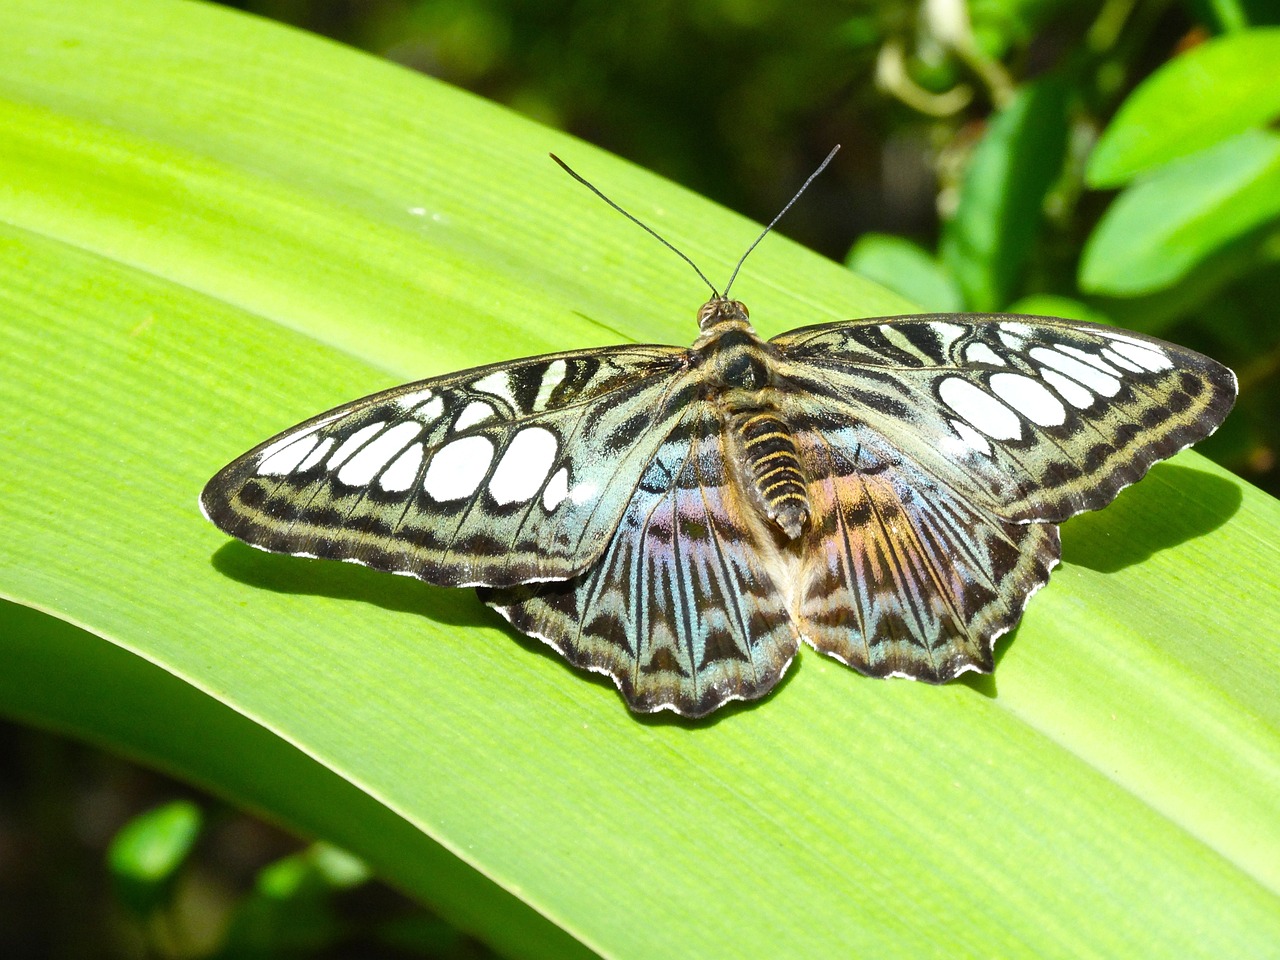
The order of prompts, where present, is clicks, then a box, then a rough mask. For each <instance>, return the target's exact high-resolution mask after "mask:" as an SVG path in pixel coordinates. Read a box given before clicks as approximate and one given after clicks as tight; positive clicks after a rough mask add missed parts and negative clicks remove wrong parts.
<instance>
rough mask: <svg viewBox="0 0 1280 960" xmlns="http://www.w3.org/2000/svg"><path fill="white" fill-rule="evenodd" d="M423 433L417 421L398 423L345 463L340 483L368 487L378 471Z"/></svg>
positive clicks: (338, 478) (339, 478) (340, 473)
mask: <svg viewBox="0 0 1280 960" xmlns="http://www.w3.org/2000/svg"><path fill="white" fill-rule="evenodd" d="M421 432H422V424H420V423H418V421H417V420H405V421H404V422H402V423H397V424H396V425H395V426H394V427H392V428H391V429H390V430H388V431H386V432H385V433H383V434H382V435H381V436H379V437H378V439H376V440H374V441H373V442H372V443H370V444H368V445H367V446H364V447H361V448H360V450H359V452H358V453H356V454H355V456H353V457H352V458H351V459H350V460H348V461H347V462H346V463H344V464H343V465H342V469H341V470H339V471H338V477H337V480H338V482H339V483H343V484H346V485H347V486H348V487H364V486H368V484H369V482H370V481H371V480H373V478H374V477H375V476H377V475H378V471H379V470H381V469H382V468H383V467H385V466H386V465H387V462H388V461H389V460H391V458H392V457H394V456H396V455H397V454H399V453H400V451H401V450H403V449H404V448H405V447H406V446H407V445H408V444H409V443H410V441H412V440H413V439H414V438H415V437H417V435H418V434H420V433H421Z"/></svg>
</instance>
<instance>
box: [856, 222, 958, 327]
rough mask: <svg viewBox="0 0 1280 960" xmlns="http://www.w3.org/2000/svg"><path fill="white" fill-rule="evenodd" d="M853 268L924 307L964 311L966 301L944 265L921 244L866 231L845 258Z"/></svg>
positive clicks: (923, 308) (941, 310)
mask: <svg viewBox="0 0 1280 960" xmlns="http://www.w3.org/2000/svg"><path fill="white" fill-rule="evenodd" d="M845 263H846V264H847V265H848V267H849V269H850V270H853V271H854V272H855V273H860V274H862V276H864V277H866V278H867V279H868V280H874V281H875V282H876V283H878V284H880V285H881V286H884V287H888V288H889V289H890V290H892V291H893V292H894V293H896V294H899V295H901V296H902V297H903V298H904V299H906V300H909V301H911V303H913V304H915V305H916V306H917V307H919V308H920V309H922V310H936V311H939V312H942V313H947V312H952V311H956V310H961V309H963V308H964V301H963V300H962V299H961V298H960V291H959V290H957V289H956V285H955V282H954V281H952V279H951V277H949V276H948V275H947V272H946V270H944V269H943V267H942V264H940V263H939V262H938V261H937V260H935V259H934V257H933V255H932V254H930V253H929V252H928V251H926V250H925V249H924V248H923V247H921V246H920V245H919V244H916V243H912V242H911V241H910V240H907V239H906V238H905V237H895V236H893V235H892V234H887V233H864V234H863V235H862V236H861V237H859V238H858V242H857V243H855V244H854V245H853V249H852V250H850V251H849V257H848V259H847V260H846V261H845Z"/></svg>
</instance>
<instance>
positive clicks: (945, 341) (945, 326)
mask: <svg viewBox="0 0 1280 960" xmlns="http://www.w3.org/2000/svg"><path fill="white" fill-rule="evenodd" d="M929 329H930V330H932V331H933V332H934V334H935V335H936V336H937V338H938V343H939V345H940V346H941V347H942V352H943V353H944V354H945V353H947V352H949V351H950V350H951V345H952V344H953V343H955V342H956V341H957V340H959V339H960V338H961V337H963V336H964V335H965V334H966V333H968V331H969V328H968V327H965V326H961V325H960V324H958V323H946V322H945V321H942V320H935V321H934V322H933V323H930V324H929Z"/></svg>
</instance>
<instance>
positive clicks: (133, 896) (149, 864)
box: [107, 800, 204, 916]
mask: <svg viewBox="0 0 1280 960" xmlns="http://www.w3.org/2000/svg"><path fill="white" fill-rule="evenodd" d="M203 822H204V818H203V817H202V816H201V814H200V810H199V809H198V808H197V807H196V805H195V804H194V803H189V802H188V801H185V800H178V801H175V802H173V803H167V804H165V805H164V806H161V807H157V808H155V809H154V810H148V811H147V812H146V813H142V814H139V815H138V816H136V817H134V818H133V819H132V820H130V821H129V822H128V823H126V824H125V825H124V826H123V827H121V828H120V830H119V831H118V832H117V833H116V835H115V837H114V838H112V841H111V847H110V849H109V850H108V851H107V862H108V864H109V865H110V867H111V877H112V880H113V881H114V883H115V886H116V891H117V894H118V896H119V897H120V900H121V901H122V902H123V903H124V904H125V905H126V906H128V907H129V908H130V909H131V910H133V911H134V912H135V913H138V914H141V915H143V916H145V915H147V914H149V913H150V912H151V911H152V910H154V909H156V908H157V907H159V906H161V905H162V904H163V903H165V902H166V901H167V900H168V897H169V894H170V892H171V890H172V888H173V881H174V878H175V876H176V875H177V872H178V869H179V868H180V867H181V866H182V864H183V863H184V862H186V859H187V856H188V855H189V854H190V853H191V850H192V848H193V847H194V846H195V843H196V840H197V839H198V838H199V836H200V828H201V826H202V824H203Z"/></svg>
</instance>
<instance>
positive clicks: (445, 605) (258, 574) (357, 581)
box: [212, 540, 503, 627]
mask: <svg viewBox="0 0 1280 960" xmlns="http://www.w3.org/2000/svg"><path fill="white" fill-rule="evenodd" d="M212 563H213V567H214V569H215V570H217V571H218V572H219V573H221V574H223V575H224V576H227V577H230V578H231V579H232V580H237V581H239V582H240V583H244V584H247V585H249V586H251V587H258V588H259V589H262V590H271V591H273V592H275V593H294V594H300V595H307V596H317V597H329V598H330V599H333V600H353V601H359V602H362V603H371V604H374V605H375V606H379V607H382V608H383V609H384V610H394V611H396V612H397V613H416V614H419V615H421V616H424V617H426V618H428V619H430V620H435V621H437V622H439V623H447V624H449V625H450V626H456V627H488V626H493V625H494V624H495V623H501V622H503V621H502V618H501V617H499V616H498V615H497V614H495V613H492V612H490V611H489V610H488V608H486V607H485V606H484V604H482V603H481V602H480V601H479V600H477V599H476V595H475V591H474V590H471V589H456V588H452V587H433V586H432V585H431V584H428V583H423V582H422V581H421V580H415V579H413V578H412V577H400V576H396V575H394V574H390V573H384V572H383V571H381V570H372V569H370V568H369V567H361V566H358V565H357V564H354V563H342V562H341V561H337V560H312V559H309V558H307V557H293V556H289V555H287V554H280V553H264V552H263V551H261V550H255V549H253V548H252V547H248V546H246V545H245V544H243V543H241V542H240V541H238V540H231V541H229V542H227V543H226V544H225V545H223V546H222V547H220V548H219V549H218V551H217V552H216V553H214V555H213V560H212Z"/></svg>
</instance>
